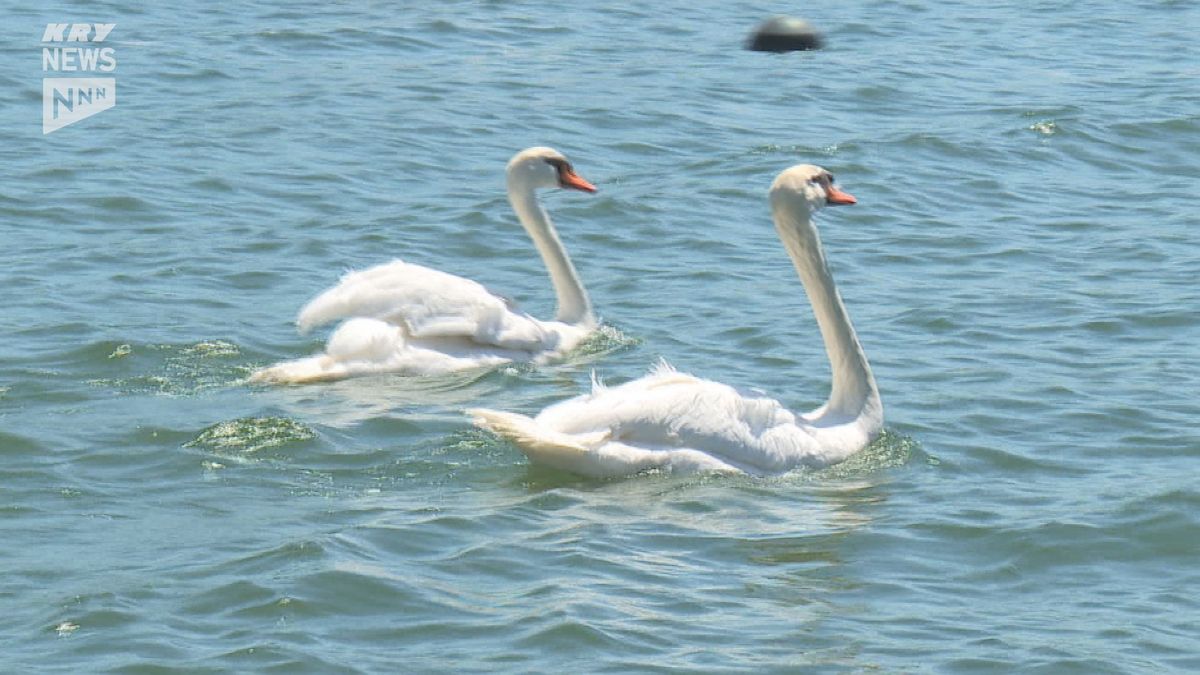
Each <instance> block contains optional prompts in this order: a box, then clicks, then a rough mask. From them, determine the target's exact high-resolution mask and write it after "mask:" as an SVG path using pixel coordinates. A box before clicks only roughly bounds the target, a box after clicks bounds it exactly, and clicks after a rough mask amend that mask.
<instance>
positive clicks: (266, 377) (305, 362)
mask: <svg viewBox="0 0 1200 675" xmlns="http://www.w3.org/2000/svg"><path fill="white" fill-rule="evenodd" d="M346 375H347V372H346V367H345V366H344V365H342V364H341V363H339V362H338V361H336V360H334V359H331V358H329V357H328V356H326V355H324V354H321V355H318V356H310V357H308V358H304V359H296V360H294V361H284V362H283V363H277V364H275V365H273V366H268V367H266V368H259V369H258V370H256V371H254V372H253V373H252V374H251V375H250V380H249V381H250V382H251V383H254V384H305V383H307V382H327V381H329V380H338V379H341V378H343V377H346Z"/></svg>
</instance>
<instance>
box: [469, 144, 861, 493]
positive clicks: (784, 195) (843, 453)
mask: <svg viewBox="0 0 1200 675" xmlns="http://www.w3.org/2000/svg"><path fill="white" fill-rule="evenodd" d="M770 196H771V210H772V213H773V215H774V219H775V227H776V229H777V230H778V232H779V236H780V239H782V241H783V244H784V247H785V248H786V249H787V251H788V254H789V255H790V256H791V258H792V262H793V263H794V264H795V266H796V270H797V271H798V272H799V274H800V279H801V281H802V282H803V283H804V288H805V291H806V292H807V294H808V298H809V301H810V302H811V303H812V307H813V313H814V314H815V316H816V319H817V323H818V325H819V326H820V328H821V335H822V337H823V339H824V341H825V349H826V352H827V353H828V355H829V359H830V364H831V366H832V370H833V384H832V390H831V392H830V395H829V400H828V401H827V402H826V403H825V404H824V405H822V406H821V407H820V408H817V409H816V410H814V411H812V412H810V413H807V414H795V413H792V412H791V411H789V410H787V409H786V408H784V407H783V405H781V404H780V403H779V402H778V401H775V400H773V399H769V398H752V397H748V396H745V395H743V394H740V393H738V392H737V391H736V390H734V389H733V388H732V387H729V386H726V385H724V384H720V383H717V382H712V381H709V380H703V379H700V378H697V377H692V376H691V375H685V374H682V373H678V372H675V371H674V370H672V369H671V368H670V367H669V366H666V365H665V364H664V365H662V366H660V367H659V368H657V369H656V370H655V371H653V372H651V373H650V374H649V375H647V376H645V377H642V378H640V379H637V380H634V381H632V382H627V383H625V384H623V385H621V386H618V387H611V388H609V387H604V386H601V385H598V384H596V385H593V390H592V393H590V394H585V395H583V396H578V397H576V398H573V399H570V400H567V401H563V402H561V403H558V404H555V405H552V406H550V407H548V408H546V409H545V410H543V411H542V412H541V413H539V414H538V415H537V417H534V418H530V417H526V416H524V415H517V414H513V413H505V412H498V411H493V410H472V411H471V414H472V415H473V416H474V418H475V423H476V424H477V425H478V426H480V427H482V428H485V429H488V430H490V431H492V432H494V433H496V434H498V435H500V436H502V437H504V438H507V439H508V440H510V441H511V442H512V443H513V444H515V445H516V446H517V447H518V448H519V449H520V450H521V451H522V452H524V453H525V454H526V455H527V456H528V457H529V459H530V461H532V462H534V463H539V464H546V465H549V466H553V467H556V468H559V469H563V470H566V471H571V472H573V473H578V474H582V475H586V476H595V477H612V476H623V475H628V474H630V473H635V472H638V471H644V470H647V469H666V470H671V471H677V472H691V471H726V472H746V473H753V474H777V473H783V472H786V471H789V470H792V469H795V468H799V467H802V466H808V467H822V466H828V465H830V464H835V463H837V462H840V461H842V460H844V459H846V458H847V457H849V456H850V455H852V454H854V453H855V452H857V451H859V450H861V449H862V448H863V447H865V446H866V445H867V444H868V443H869V442H870V441H871V440H872V439H874V438H875V437H876V436H877V435H878V434H879V432H880V431H881V430H882V428H883V405H882V403H881V402H880V398H879V390H878V388H877V387H876V385H875V378H874V376H873V375H872V374H871V369H870V366H869V365H868V364H867V359H866V355H865V354H864V353H863V350H862V346H861V345H860V344H859V342H858V337H857V336H856V335H855V332H854V328H853V326H851V324H850V319H849V316H848V315H847V314H846V308H845V305H844V304H843V303H842V300H841V297H840V296H839V295H838V292H837V288H836V287H835V286H834V283H833V277H832V276H831V275H830V273H829V268H828V266H827V264H826V262H825V255H824V252H823V251H822V249H821V242H820V238H819V236H818V235H817V231H816V228H815V227H813V225H812V221H811V216H812V214H813V213H814V212H815V211H816V210H818V209H820V208H821V207H822V206H825V205H826V204H853V203H854V202H855V200H854V198H853V197H851V196H850V195H848V194H846V193H845V192H842V191H840V190H838V189H837V188H836V187H834V185H833V177H832V176H831V175H830V174H829V173H828V172H827V171H825V170H824V169H821V168H820V167H815V166H811V165H800V166H795V167H792V168H790V169H788V170H786V171H784V172H783V173H781V174H780V175H779V177H778V178H777V179H776V180H775V182H774V184H773V185H772V186H771V193H770Z"/></svg>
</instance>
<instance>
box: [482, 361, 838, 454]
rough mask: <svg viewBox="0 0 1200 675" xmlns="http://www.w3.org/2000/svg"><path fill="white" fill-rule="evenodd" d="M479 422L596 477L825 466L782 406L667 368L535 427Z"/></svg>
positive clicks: (542, 417)
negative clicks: (653, 471)
mask: <svg viewBox="0 0 1200 675" xmlns="http://www.w3.org/2000/svg"><path fill="white" fill-rule="evenodd" d="M473 414H474V415H475V417H476V419H477V423H479V424H480V425H481V426H483V427H485V428H488V429H491V430H493V431H496V432H497V433H500V434H501V435H502V436H505V437H507V438H509V439H510V440H512V441H513V443H515V444H516V445H517V446H518V447H519V448H521V449H522V450H523V451H525V453H526V454H527V455H528V456H529V457H530V459H531V460H533V461H535V462H542V463H546V464H550V465H552V466H555V467H557V468H560V469H565V470H568V471H574V472H576V473H581V474H584V475H590V476H618V475H625V474H628V473H632V472H634V471H640V470H645V469H648V468H655V467H662V468H670V469H672V470H682V471H696V470H718V471H745V472H749V473H756V474H761V473H779V472H783V471H787V470H790V469H793V468H795V467H797V466H799V465H801V464H806V463H814V464H821V463H823V462H822V461H821V458H820V449H819V446H818V444H817V443H816V441H815V439H814V438H813V437H812V435H811V433H810V428H809V427H807V426H804V425H800V424H797V423H796V416H795V415H793V414H792V413H791V412H790V411H789V410H787V409H786V408H784V407H783V406H782V405H781V404H780V403H779V402H778V401H775V400H773V399H769V398H755V397H748V396H744V395H742V394H740V393H738V392H737V391H736V390H735V389H733V388H732V387H729V386H726V385H723V384H720V383H717V382H712V381H709V380H702V379H700V378H697V377H692V376H691V375H684V374H682V373H677V372H675V371H673V370H670V369H669V368H659V369H658V370H657V371H656V372H654V373H651V374H650V375H647V376H646V377H643V378H640V379H637V380H633V381H632V382H627V383H625V384H623V385H621V386H619V387H612V388H607V387H596V388H595V389H594V390H593V392H592V393H591V394H586V395H583V396H577V397H575V398H573V399H569V400H567V401H563V402H561V403H557V404H555V405H552V406H550V407H549V408H546V409H545V410H543V411H542V412H541V413H540V414H538V416H537V417H536V418H533V419H529V418H523V419H519V417H520V416H517V417H513V416H511V415H509V416H507V417H504V416H503V415H506V414H504V413H500V414H497V413H492V412H490V411H473ZM498 415H500V416H498ZM539 433H540V435H539Z"/></svg>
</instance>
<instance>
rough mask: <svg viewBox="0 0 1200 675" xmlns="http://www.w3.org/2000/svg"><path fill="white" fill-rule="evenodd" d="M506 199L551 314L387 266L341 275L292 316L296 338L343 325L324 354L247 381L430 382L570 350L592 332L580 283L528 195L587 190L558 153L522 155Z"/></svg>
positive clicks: (400, 265) (471, 286)
mask: <svg viewBox="0 0 1200 675" xmlns="http://www.w3.org/2000/svg"><path fill="white" fill-rule="evenodd" d="M507 176H508V198H509V201H510V202H511V204H512V206H513V209H514V210H515V211H516V212H517V217H518V218H519V219H520V221H521V224H522V225H524V226H525V229H526V231H528V233H529V236H530V237H531V238H532V239H533V241H534V244H536V245H537V248H538V251H539V252H540V253H541V255H542V258H543V260H544V261H545V263H546V267H547V269H548V270H549V272H550V280H551V282H552V283H553V284H554V290H555V292H556V294H557V296H558V314H557V316H556V317H555V319H554V320H552V321H541V320H539V319H535V318H533V317H532V316H530V315H528V314H526V313H524V312H522V311H520V310H518V309H516V308H515V307H514V306H512V304H511V303H509V302H508V301H507V300H505V299H504V298H502V297H500V296H497V295H494V294H492V293H491V292H490V291H488V290H487V289H486V288H484V287H483V286H482V285H480V284H478V283H476V282H474V281H471V280H470V279H464V278H462V277H458V276H455V275H453V274H447V273H445V272H439V271H438V270H434V269H430V268H428V267H423V266H421V265H414V264H412V263H406V262H404V261H401V260H393V261H392V262H390V263H385V264H383V265H377V266H375V267H372V268H370V269H366V270H363V271H360V272H351V273H349V274H347V275H346V276H344V277H343V278H342V280H341V281H340V282H339V283H338V285H337V286H334V287H333V288H331V289H329V290H327V291H325V292H324V293H322V294H321V295H319V296H317V297H316V298H314V299H313V300H312V301H311V302H309V303H308V304H307V305H305V307H304V308H303V309H302V310H301V311H300V315H299V317H298V318H297V319H296V325H297V327H298V328H299V329H300V331H301V332H302V333H304V332H308V331H309V330H311V329H313V328H315V327H317V326H321V325H323V324H326V323H329V322H332V321H338V320H346V321H345V322H344V323H342V325H340V326H339V327H338V328H337V330H336V331H334V333H333V335H331V336H330V338H329V341H328V343H327V344H326V347H325V352H324V353H322V354H318V355H316V356H312V357H308V358H304V359H297V360H295V361H286V362H284V363H280V364H277V365H274V366H271V367H269V368H264V369H262V370H259V371H257V372H255V373H254V374H253V375H252V376H251V380H252V381H256V382H285V383H300V382H312V381H318V380H332V379H338V378H342V377H347V376H350V375H358V374H363V373H379V372H398V373H404V374H409V375H433V374H440V373H448V372H453V371H457V370H466V369H470V368H479V367H489V366H495V365H499V364H502V363H506V362H510V361H543V360H547V359H550V358H553V357H556V356H559V355H562V354H563V353H565V352H567V351H570V350H571V349H572V348H573V347H575V346H576V345H578V344H579V342H580V341H581V340H583V338H585V337H587V336H588V335H589V334H590V333H591V332H592V331H594V330H595V328H596V320H595V318H594V316H593V315H592V306H591V302H590V301H589V300H588V296H587V293H586V291H584V289H583V284H582V283H581V282H580V280H579V275H578V274H577V273H576V272H575V267H574V266H573V265H572V264H571V259H570V258H569V257H568V256H567V253H566V250H565V249H563V246H562V242H561V241H560V240H559V238H558V233H557V232H556V231H555V229H554V225H553V223H551V222H550V217H549V216H548V215H547V214H546V211H545V210H544V209H543V208H542V207H541V205H540V204H539V203H538V201H537V198H536V197H535V195H534V191H535V190H537V189H538V188H545V187H563V188H572V189H576V190H583V191H585V192H595V191H596V188H595V187H593V186H592V184H591V183H589V182H587V181H586V180H584V179H583V178H581V177H580V176H579V175H578V174H576V173H575V171H574V169H572V168H571V165H570V163H569V162H567V160H566V158H565V157H563V156H562V155H561V154H559V153H558V152H556V151H555V150H552V149H550V148H530V149H528V150H524V151H522V152H519V153H517V155H516V156H515V157H513V158H512V160H511V161H510V162H509V163H508V168H507Z"/></svg>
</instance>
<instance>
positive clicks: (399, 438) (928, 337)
mask: <svg viewBox="0 0 1200 675" xmlns="http://www.w3.org/2000/svg"><path fill="white" fill-rule="evenodd" d="M214 4H215V3H214ZM398 4H399V6H395V5H392V4H388V3H374V2H355V1H349V2H342V3H322V4H317V5H312V6H307V5H299V4H291V5H287V6H286V7H275V6H272V5H269V4H267V3H252V2H232V3H225V4H223V5H221V6H220V8H218V7H216V6H206V5H204V4H201V5H195V6H186V7H182V6H175V5H170V6H168V5H165V4H164V5H161V6H160V5H145V6H143V5H138V4H135V3H132V2H129V1H128V0H120V1H116V2H98V3H86V4H82V3H80V4H66V3H48V4H47V5H46V6H44V7H42V8H39V9H28V8H24V9H23V8H17V7H14V6H9V7H7V8H5V9H4V11H3V16H4V18H5V21H4V22H3V26H4V27H3V29H2V30H0V89H2V90H3V91H4V92H5V94H4V105H3V106H0V148H3V162H2V163H0V167H2V168H0V177H2V179H0V242H2V243H3V250H4V257H3V262H2V263H0V286H2V288H3V289H4V298H3V303H2V305H0V541H2V542H3V544H2V545H0V569H2V570H3V575H2V576H0V608H3V611H2V612H0V644H2V645H3V649H0V670H2V671H5V672H35V671H37V672H81V671H115V672H141V673H149V672H154V673H159V672H176V671H177V672H189V673H192V672H245V671H267V672H288V673H295V672H322V673H325V672H364V673H368V672H369V673H384V672H497V671H508V672H552V671H562V672H596V671H607V672H630V671H634V672H644V671H670V672H755V673H759V672H772V671H775V672H931V673H932V672H936V673H942V672H945V673H951V672H953V673H960V672H963V673H1010V672H1018V671H1019V672H1046V673H1103V672H1112V673H1140V672H1145V673H1160V672H1190V671H1196V670H1200V639H1198V638H1197V636H1198V635H1200V599H1198V598H1200V595H1197V593H1196V588H1197V587H1198V586H1200V571H1198V570H1200V490H1198V489H1197V487H1196V475H1197V468H1196V467H1197V460H1198V459H1200V432H1198V431H1197V423H1196V421H1197V419H1198V418H1200V402H1198V401H1197V392H1200V348H1198V347H1200V312H1198V308H1200V283H1198V281H1197V280H1198V278H1200V277H1198V274H1200V236H1198V232H1200V229H1198V228H1197V225H1198V223H1197V216H1196V214H1197V212H1200V208H1198V207H1200V197H1198V196H1197V179H1198V178H1200V162H1198V158H1200V65H1198V64H1200V42H1198V41H1197V40H1196V39H1195V31H1196V28H1197V26H1200V6H1198V5H1196V4H1195V3H1192V2H1169V1H1149V0H1144V1H1134V2H1122V3H1113V2H1099V1H1086V0H1085V1H1083V2H1077V3H1048V2H1028V3H1024V2H1023V3H985V2H977V1H968V0H949V1H942V2H926V1H924V0H914V1H911V2H903V3H893V2H862V3H834V4H830V5H827V6H816V5H813V6H809V7H807V8H786V7H781V6H777V5H770V4H766V3H724V2H715V1H712V0H698V1H693V2H688V3H671V2H668V3H651V4H644V3H643V4H641V5H623V4H618V3H611V4H608V5H607V6H593V5H588V4H587V3H583V4H580V3H575V4H571V5H570V6H569V7H567V6H563V7H558V6H549V5H545V4H538V3H529V2H447V3H398ZM779 11H802V12H803V13H804V16H805V17H806V18H808V19H809V20H810V21H812V22H813V23H814V24H815V25H816V26H817V27H818V28H819V29H821V30H822V31H823V32H824V33H825V36H826V40H827V45H828V46H827V48H826V49H824V50H822V51H818V52H810V53H796V54H790V55H768V54H759V53H751V52H748V51H745V50H743V49H742V43H743V41H744V40H745V38H746V36H747V35H748V33H749V31H750V30H751V29H752V28H753V26H754V25H755V24H757V23H758V22H759V21H761V20H762V19H764V18H765V17H767V16H769V15H771V14H773V13H776V12H779ZM72 21H96V22H112V23H115V24H116V27H115V28H114V30H113V32H112V34H111V35H110V36H109V38H108V40H107V44H108V45H109V46H111V47H113V48H114V49H115V53H116V58H117V63H118V67H117V69H116V71H115V72H114V73H112V74H111V76H112V77H115V79H116V81H117V87H118V92H119V94H118V103H117V105H116V106H115V107H114V108H112V109H111V110H107V111H104V112H102V113H100V114H98V115H96V116H94V117H92V118H89V119H87V120H84V121H82V122H79V123H77V124H75V125H73V126H70V127H67V128H65V129H62V130H59V131H56V132H54V133H52V134H49V135H43V134H42V133H41V97H42V90H41V89H42V82H41V80H42V78H43V77H44V76H48V74H46V73H43V72H42V70H41V61H40V59H41V46H42V45H41V42H40V40H41V37H42V33H43V30H44V28H45V24H46V23H49V22H72ZM540 144H546V145H552V146H554V147H556V148H558V149H559V150H561V151H563V152H564V153H566V154H567V155H568V156H569V157H570V158H571V159H572V160H573V161H574V163H575V165H576V167H577V168H578V169H579V171H580V173H581V174H582V175H584V176H585V177H587V178H588V179H589V180H591V181H592V182H594V183H596V184H597V186H599V187H600V189H601V192H600V193H599V194H598V195H595V196H587V195H581V194H578V193H573V194H561V193H559V194H547V195H546V196H545V202H546V204H547V206H548V208H549V210H550V212H551V213H552V214H553V216H554V217H555V219H556V222H557V223H558V226H559V229H560V231H561V233H562V237H563V239H564V242H565V243H566V246H567V248H568V249H569V251H570V252H571V254H572V256H573V257H574V259H575V263H576V266H577V267H578V268H579V272H580V275H581V276H582V278H583V279H584V281H585V283H586V285H587V287H588V290H589V291H590V293H591V296H592V299H593V301H594V302H595V305H596V307H597V310H598V312H599V313H600V315H601V316H602V317H603V319H604V321H605V322H606V324H607V325H608V326H610V327H611V330H610V331H609V332H608V334H607V336H606V337H605V338H604V339H603V340H601V341H600V342H598V343H596V344H593V345H592V346H591V348H590V350H588V351H587V353H583V354H579V355H577V356H576V357H575V358H573V359H570V360H568V361H567V362H566V363H561V364H555V365H548V366H543V367H537V368H530V367H520V368H508V369H499V370H496V371H492V372H487V373H482V374H478V373H477V374H472V375H464V376H458V377H446V378H433V379H416V380H404V379H402V378H396V377H388V376H378V377H369V378H361V379H355V380H348V381H344V382H339V383H334V384H327V385H318V386H303V387H284V388H266V387H263V388H257V387H250V386H246V385H245V384H244V383H243V379H244V378H245V376H246V375H248V374H249V373H250V372H251V371H252V370H253V369H254V368H256V367H258V366H262V365H265V364H269V363H272V362H274V361H277V360H280V359H284V358H291V357H296V356H301V355H305V354H308V353H311V352H314V351H316V350H318V349H319V348H320V346H321V344H322V339H323V337H324V334H316V335H312V336H305V337H301V336H298V335H297V334H296V333H295V332H294V329H293V326H292V323H291V322H292V319H293V317H294V315H295V312H296V311H297V310H298V309H299V308H300V306H302V305H303V304H304V302H306V301H307V300H308V299H309V298H311V297H312V296H313V295H315V294H316V293H317V292H319V291H321V290H323V289H324V288H326V287H328V286H329V285H330V284H332V283H333V282H334V281H335V280H336V279H337V278H338V277H339V276H340V275H341V273H342V272H343V271H345V270H346V269H350V268H361V267H365V266H369V265H371V264H375V263H379V262H384V261H386V260H389V259H391V258H393V257H403V258H404V259H406V260H410V261H412V262H419V263H422V264H426V265H429V266H432V267H435V268H438V269H441V270H445V271H448V272H454V273H458V274H463V275H465V276H469V277H471V278H473V279H476V280H478V281H480V282H482V283H484V284H486V285H487V286H488V287H490V288H494V289H497V290H498V291H501V292H503V293H505V294H506V295H509V296H511V297H514V298H516V299H517V300H519V301H520V302H521V303H522V305H523V306H524V307H525V308H526V309H527V310H529V311H530V312H531V313H533V314H534V315H536V316H548V315H549V314H551V313H552V311H553V293H552V291H551V289H550V286H549V282H548V279H547V278H546V275H545V272H544V269H543V267H542V266H541V263H540V261H539V260H538V259H537V257H536V253H535V252H534V250H533V248H532V246H531V245H530V243H529V241H528V239H527V237H526V236H525V234H524V233H523V232H522V231H521V229H520V227H519V226H518V225H517V224H516V221H515V218H514V217H513V216H512V214H511V212H510V210H509V207H508V204H507V202H506V200H505V197H504V192H503V167H504V163H505V162H506V161H507V160H508V158H509V157H510V156H511V155H512V154H513V153H514V152H515V151H517V150H519V149H521V148H524V147H526V146H530V145H540ZM798 162H812V163H817V164H820V165H823V166H825V167H826V168H828V169H830V170H831V171H833V172H834V173H835V174H836V175H837V176H838V179H839V182H840V183H841V185H842V186H843V187H844V188H845V189H846V190H848V191H849V192H851V193H853V194H854V195H855V196H856V197H857V198H858V200H859V203H858V204H857V205H856V206H854V207H848V208H844V209H838V210H835V211H831V212H827V213H825V214H823V218H822V220H821V221H820V225H821V227H822V236H823V239H824V242H825V245H826V247H827V252H828V255H829V258H830V261H831V264H832V266H833V271H834V274H835V276H836V278H837V281H838V284H839V287H840V289H841V292H842V295H843V296H844V298H845V300H846V304H847V306H848V308H849V310H850V313H851V316H852V318H853V320H854V322H855V325H856V327H857V329H858V332H859V335H860V337H861V339H862V342H863V345H864V347H865V349H866V352H867V354H868V356H869V358H870V360H871V363H872V365H873V367H874V370H875V375H876V377H877V379H878V382H879V385H880V389H881V391H882V394H883V399H884V405H885V408H886V423H887V426H888V429H889V432H888V435H887V437H886V438H885V439H884V440H883V442H881V443H879V444H877V445H876V446H874V447H872V448H871V449H870V450H868V451H867V452H866V453H864V454H863V455H862V456H860V457H856V458H855V459H854V460H852V461H850V462H848V463H847V464H846V465H843V466H840V467H836V468H835V469H831V470H829V471H825V472H820V473H816V474H808V473H799V474H792V475H788V476H784V477H780V478H772V479H753V478H729V477H712V476H708V477H705V476H698V477H697V476H692V477H679V476H669V475H647V476H638V477H634V478H630V479H627V480H619V481H586V480H581V479H578V478H574V477H572V476H570V475H566V474H560V473H555V472H551V471H545V470H540V469H534V468H530V467H529V466H528V465H527V463H526V462H525V460H524V458H523V456H522V455H520V453H519V452H517V451H516V450H515V449H513V448H512V447H509V446H507V445H504V444H503V443H499V442H497V441H495V440H493V439H492V438H490V437H488V436H486V435H483V434H480V433H477V432H475V431H473V430H472V429H471V427H470V426H469V423H468V420H467V419H466V418H465V416H464V415H463V414H462V410H463V409H464V408H466V407H470V406H476V405H483V406H488V407H497V408H503V409H508V410H515V411H520V412H526V413H532V412H535V411H537V410H538V409H540V408H541V407H543V406H545V405H547V404H549V403H551V402H553V401H556V400H559V399H562V398H564V397H568V396H573V395H575V394H577V393H580V392H582V391H585V390H586V388H587V387H588V381H589V377H590V374H591V372H592V370H595V371H596V372H597V374H599V375H601V376H602V377H604V378H605V380H606V381H608V382H610V383H617V382H621V381H624V380H626V379H629V378H633V377H636V376H638V375H640V374H641V373H643V372H645V370H646V369H647V368H648V367H649V366H651V365H652V364H653V363H654V362H655V361H657V360H658V359H659V358H660V357H662V358H666V359H667V360H669V361H670V362H671V363H673V364H674V365H675V366H676V367H678V368H679V369H681V370H686V371H690V372H693V373H695V374H697V375H701V376H705V377H709V378H712V379H716V380H720V381H723V382H727V383H730V384H733V385H736V386H739V387H742V388H745V389H748V390H761V391H763V392H766V393H768V394H770V395H772V396H775V397H777V398H779V399H780V400H781V401H783V402H784V403H786V404H788V405H790V406H793V407H795V408H797V409H808V408H811V407H813V406H815V405H817V404H818V403H820V402H821V401H822V400H823V398H824V396H825V394H826V387H827V385H828V368H827V364H826V361H825V357H824V352H823V350H822V347H821V343H820V336H819V334H818V332H817V330H816V328H815V326H814V324H813V321H812V317H811V312H810V311H809V308H808V305H807V302H806V300H805V298H804V295H803V292H802V290H801V288H800V285H799V283H798V281H797V280H796V277H795V273H794V271H793V270H792V268H791V265H790V263H789V261H788V260H787V258H786V256H785V254H784V252H783V250H782V248H781V247H780V245H779V243H778V240H777V239H776V236H775V233H774V229H773V227H772V225H771V222H770V219H769V214H768V212H767V205H766V196H765V193H766V188H767V186H768V185H769V183H770V181H771V180H772V178H773V177H774V176H775V174H776V173H778V172H779V171H780V170H782V169H783V168H786V167H787V166H789V165H791V164H794V163H798Z"/></svg>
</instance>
